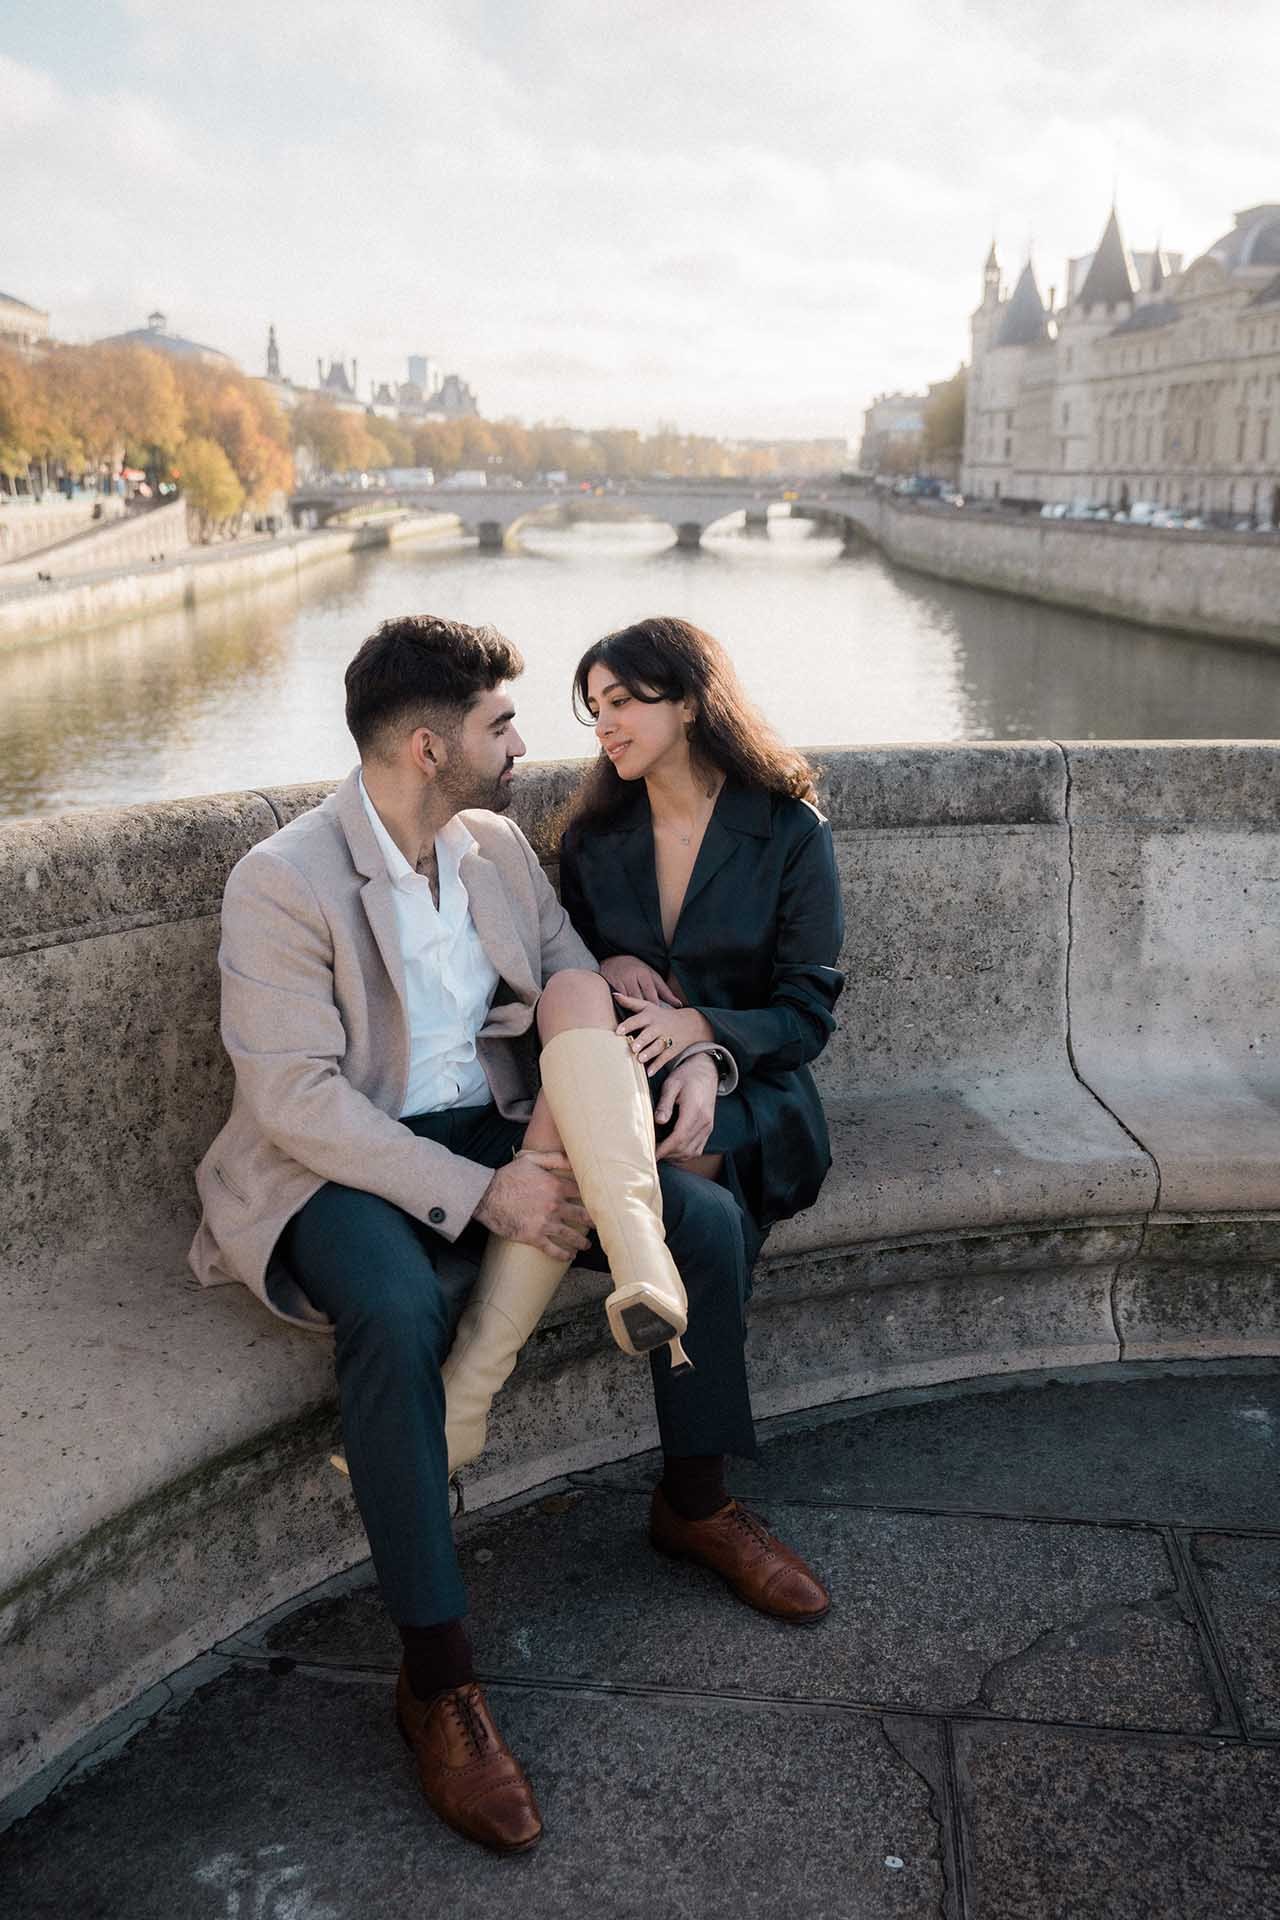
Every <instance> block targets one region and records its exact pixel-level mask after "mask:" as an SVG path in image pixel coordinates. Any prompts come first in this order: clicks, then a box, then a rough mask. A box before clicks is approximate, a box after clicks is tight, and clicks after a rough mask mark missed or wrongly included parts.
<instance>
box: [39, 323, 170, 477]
mask: <svg viewBox="0 0 1280 1920" xmlns="http://www.w3.org/2000/svg"><path fill="white" fill-rule="evenodd" d="M47 364H48V372H49V395H50V399H51V401H52V402H53V403H54V405H55V406H56V407H57V408H58V409H60V410H61V412H62V414H63V416H64V418H65V419H66V421H67V422H69V423H73V428H74V438H75V440H76V442H77V444H78V445H79V447H80V449H81V453H82V456H83V457H84V458H85V459H87V461H88V463H89V464H90V465H93V466H97V467H103V468H106V469H108V470H110V471H114V470H115V469H116V468H118V467H119V466H120V465H121V464H122V463H123V461H124V458H125V454H126V452H127V451H128V450H129V449H130V448H132V449H134V450H135V452H137V453H139V454H141V455H142V456H143V457H144V460H145V464H147V465H155V466H166V467H167V465H168V462H169V461H170V460H171V459H172V457H173V455H174V453H175V452H176V451H177V449H178V447H179V446H180V445H181V444H182V440H183V436H184V432H185V422H186V410H185V407H184V405H183V399H182V394H181V392H180V391H179V387H178V381H177V377H176V375H175V372H174V363H173V362H172V361H171V360H170V359H169V358H168V357H167V355H165V354H162V353H156V352H155V351H154V350H153V349H151V348H149V347H135V346H108V345H102V346H95V347H59V348H57V349H56V350H55V352H54V353H53V354H52V355H51V356H50V359H49V362H48V363H47Z"/></svg>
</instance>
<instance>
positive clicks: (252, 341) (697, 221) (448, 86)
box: [0, 0, 1280, 435]
mask: <svg viewBox="0 0 1280 1920" xmlns="http://www.w3.org/2000/svg"><path fill="white" fill-rule="evenodd" d="M1277 101H1280V6H1278V5H1277V4H1276V0H1225V3H1223V0H1158V4H1155V3H1153V0H1127V3H1126V4H1125V5H1123V6H1120V5H1117V4H1116V3H1115V0H1057V3H1056V4H1045V0H881V4H878V5H874V6H873V5H868V4H865V0H785V3H782V4H779V0H767V3H766V0H368V4H367V5H365V6H353V5H352V4H350V0H307V4H304V5H300V4H297V0H291V4H283V0H216V4H215V3H214V0H41V4H39V5H34V4H30V0H0V183H2V185H0V208H2V209H3V211H2V213H0V288H3V289H4V291H6V292H8V293H10V294H15V295H17V296H18V297H19V298H21V299H25V300H28V301H30V302H31V303H33V304H35V305H37V306H40V307H45V308H48V309H49V311H50V313H51V315H52V322H53V331H54V332H55V334H56V335H58V336H59V337H61V338H64V339H92V338H94V337H96V336H98V335H100V334H103V333H107V332H112V331H115V330H118V329H122V328H125V327H128V326H133V325H137V324H140V323H141V321H142V320H143V318H144V316H145V315H146V313H147V312H148V311H149V310H150V309H151V308H152V307H157V306H158V307H161V308H163V309H164V310H165V312H166V313H167V314H168V316H169V322H170V326H171V327H172V328H173V329H174V330H175V331H179V332H182V333H186V334H189V335H191V336H193V337H194V338H196V339H199V340H206V341H209V342H211V343H212V344H214V345H217V346H221V347H223V348H225V349H226V350H227V351H229V352H230V353H232V354H234V355H235V356H236V358H237V359H238V360H240V362H241V363H242V364H243V365H244V366H245V367H247V368H249V369H251V370H253V371H257V370H259V369H260V368H261V365H262V359H263V351H264V343H265V337H266V330H267V323H268V321H274V322H275V324H276V327H277V331H278V333H279V337H280V344H281V350H282V353H283V357H284V366H285V371H286V373H289V374H291V375H292V376H293V377H294V378H295V379H299V380H307V379H309V378H311V377H313V375H314V367H315V361H316V357H317V355H319V354H324V355H326V356H327V355H329V354H332V353H345V354H347V355H352V354H355V355H357V356H358V358H359V361H360V370H361V384H362V386H363V385H364V382H365V379H366V377H367V376H369V375H377V376H378V377H380V378H386V377H392V378H396V377H403V374H404V361H405V356H406V355H407V354H409V353H411V352H423V351H425V352H429V353H431V354H433V355H434V356H436V357H437V358H438V359H440V360H441V361H442V363H443V364H444V365H445V367H446V368H448V369H455V368H456V369H457V370H459V371H461V372H462V373H463V374H464V375H466V376H467V377H468V378H470V380H471V381H472V384H473V385H474V386H475V387H476V389H477V391H478V393H479V395H480V399H481V403H482V407H483V410H484V411H485V412H486V413H487V414H489V415H490V416H492V417H495V418H500V417H503V416H505V415H515V416H517V417H520V418H523V419H525V420H530V421H531V420H535V419H554V418H557V417H559V418H564V419H569V420H571V421H573V422H574V423H575V424H582V425H635V426H641V427H645V428H651V427H652V426H654V425H655V424H656V423H657V422H658V421H659V420H674V421H676V422H678V423H679V425H680V426H682V427H683V428H685V429H687V430H699V431H710V432H720V433H725V434H761V435H772V434H832V433H835V434H843V433H854V434H855V435H856V432H857V430H858V427H859V425H860V416H861V410H862V408H863V407H864V406H865V405H866V403H867V401H868V399H869V398H870V397H871V396H872V395H873V394H874V393H876V392H880V391H883V390H886V389H890V388H895V387H899V386H904V387H913V386H916V385H919V384H922V383H923V382H924V381H926V380H928V379H930V378H937V377H940V376H942V375H945V374H947V373H949V372H950V371H952V370H953V369H954V367H955V366H956V364H957V362H958V361H959V360H960V359H961V357H962V356H963V354H964V353H965V350H966V345H967V316H968V313H969V311H970V309H971V308H972V306H973V305H974V303H975V300H976V297H977V291H978V288H979V284H980V277H981V268H982V261H983V257H984V255H985V253H986V250H987V246H988V244H989V242H990V239H991V236H992V232H993V231H994V232H995V233H996V235H997V238H998V241H999V244H1000V249H1001V258H1002V262H1003V264H1004V266H1005V269H1006V272H1007V273H1009V275H1010V277H1011V278H1012V277H1013V275H1014V274H1015V273H1016V271H1017V268H1018V266H1019V265H1020V263H1021V259H1022V257H1023V256H1024V255H1025V252H1026V248H1027V245H1028V241H1030V243H1031V245H1032V247H1033V250H1034V257H1035V260H1036V264H1037V270H1038V273H1039V278H1040V282H1041V287H1042V290H1045V289H1047V287H1048V286H1049V285H1050V284H1051V283H1057V284H1058V285H1059V286H1061V284H1062V280H1063V273H1062V262H1063V259H1064V258H1065V256H1066V255H1067V254H1069V253H1082V252H1085V251H1087V250H1088V249H1089V248H1090V247H1091V246H1092V245H1093V244H1094V241H1095V240H1096V238H1097V235H1098V232H1099V231H1100V229H1101V227H1102V224H1103V222H1104V220H1105V218H1106V213H1107V208H1108V205H1109V203H1110V199H1111V192H1112V182H1113V179H1114V180H1115V181H1116V182H1117V185H1118V196H1119V208H1120V214H1121V220H1122V224H1123V227H1124V230H1125V233H1126V236H1127V237H1128V239H1129V240H1130V242H1131V244H1132V245H1134V246H1139V247H1142V246H1149V245H1150V244H1151V243H1152V242H1153V241H1154V239H1155V237H1156V235H1157V234H1159V235H1161V236H1162V237H1163V241H1164V244H1165V245H1166V246H1168V247H1174V248H1180V249H1183V250H1184V251H1185V252H1186V253H1187V254H1188V255H1189V256H1190V255H1194V254H1195V253H1196V252H1198V251H1200V250H1202V249H1203V248H1204V247H1205V246H1207V245H1208V244H1209V243H1210V242H1211V241H1212V240H1213V239H1214V238H1215V237H1216V236H1217V235H1218V234H1219V233H1221V232H1223V231H1225V230H1226V229H1227V228H1228V227H1229V226H1230V225H1231V217H1232V214H1233V212H1234V210H1235V209H1237V208H1241V207H1247V206H1251V205H1254V204H1256V203H1258V202H1259V201H1264V200H1277V201H1280V112H1278V110H1277V104H1276V103H1277Z"/></svg>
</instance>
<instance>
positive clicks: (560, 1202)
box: [474, 1149, 591, 1260]
mask: <svg viewBox="0 0 1280 1920" xmlns="http://www.w3.org/2000/svg"><path fill="white" fill-rule="evenodd" d="M474 1218H475V1219H477V1220H478V1221H479V1222H480V1224H481V1226H482V1227H487V1228H488V1229H489V1231H490V1233H496V1234H499V1235H501V1237H502V1239H504V1240H522V1241H523V1242H524V1244H525V1246H527V1247H537V1249H538V1251H539V1253H545V1254H549V1255H550V1256H551V1258H552V1259H553V1260H570V1259H572V1257H573V1255H574V1254H575V1253H585V1251H586V1249H587V1246H588V1244H589V1243H588V1240H587V1235H588V1233H589V1232H590V1229H591V1222H590V1220H589V1219H588V1217H587V1212H586V1208H585V1207H584V1206H583V1204H582V1200H581V1196H580V1195H579V1193H578V1189H577V1185H576V1183H575V1181H574V1178H573V1168H572V1167H571V1166H570V1165H569V1162H568V1161H567V1160H566V1159H565V1156H564V1155H563V1154H562V1153H536V1152H533V1151H530V1150H529V1149H526V1150H525V1151H524V1152H523V1153H521V1154H520V1155H519V1156H518V1158H517V1159H515V1160H513V1161H512V1162H511V1164H510V1165H509V1166H506V1167H499V1168H498V1171H497V1172H496V1173H495V1174H494V1176H493V1178H492V1180H491V1181H490V1182H489V1184H488V1186H487V1187H486V1188H485V1190H484V1193H483V1194H482V1195H481V1197H480V1204H479V1206H478V1207H477V1208H476V1210H475V1215H474Z"/></svg>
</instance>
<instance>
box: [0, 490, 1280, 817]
mask: <svg viewBox="0 0 1280 1920" xmlns="http://www.w3.org/2000/svg"><path fill="white" fill-rule="evenodd" d="M671 538H672V536H671V534H670V532H669V530H667V529H665V528H657V527H655V526H653V525H650V524H645V523H634V524H630V523H628V524H623V525H595V526H592V525H586V526H579V527H577V528H575V529H573V530H572V531H567V532H556V531H551V530H540V531H536V532H530V533H529V534H528V535H527V536H526V540H525V545H524V549H523V551H521V552H518V553H505V554H480V553H479V552H477V551H476V549H475V547H474V546H473V545H470V544H463V543H457V544H451V545H449V546H446V547H441V546H439V545H435V544H428V543H423V544H419V545H408V546H404V547H400V548H398V549H397V548H393V549H386V550H375V551H373V552H371V553H369V554H366V555H356V556H353V557H351V558H349V559H345V560H341V561H333V562H327V563H325V564H323V565H321V566H317V567H316V568H315V570H314V571H313V572H311V573H309V574H307V573H304V574H303V576H302V580H301V584H300V586H295V585H294V584H293V583H292V582H290V583H289V584H288V585H280V586H273V587H258V588H255V589H253V590H252V591H247V592H246V593H244V594H242V595H232V596H229V597H227V598H226V599H224V600H221V601H217V602H213V603H211V604H209V605H206V606H204V607H200V608H196V609H194V610H191V611H188V612H186V613H164V614H155V615H152V616H151V617H149V618H147V619H145V620H140V621H138V622H136V623H134V624H130V625H122V626H117V627H111V628H106V629H104V630H102V631H100V632H95V633H88V634H82V635H77V636H73V637H68V638H60V639H52V640H43V641H38V642H32V643H31V644H30V645H26V646H19V647H17V648H14V649H11V650H9V651H7V652H5V653H3V654H0V818H8V819H12V818H15V817H24V816H28V815H36V814H49V813H61V812H67V811H71V810H73V809H79V808H84V807H96V806H111V805H117V804H121V803H123V802H127V801H135V800H163V799H171V798H176V797H178V796H181V795H187V794H198V793H215V792H228V791H236V790H238V789H241V788H246V787H264V786H276V785H281V784H287V783H289V782H292V781H303V780H318V779H327V778H335V777H337V776H338V775H340V774H342V773H343V772H345V770H346V769H347V768H348V767H349V766H350V765H351V764H352V762H353V760H354V757H355V756H354V751H353V748H352V745H351V742H350V739H349V737H348V735H347V733H346V730H345V728H344V725H343V721H342V672H343V668H344V667H345V665H346V663H347V661H348V660H349V659H350V658H351V655H352V654H353V653H354V652H355V649H356V647H357V646H358V645H359V643H360V641H361V640H362V639H363V637H364V636H365V634H367V633H368V632H369V631H370V630H371V629H372V628H373V627H374V626H375V625H376V624H377V622H378V621H380V620H383V619H385V618H387V617H388V616H389V615H391V614H396V613H404V612H409V611H416V612H433V613H441V614H447V615H450V616H452V617H454V618H457V619H461V620H468V621H475V622H481V621H491V622H493V624H494V625H496V626H498V627H500V628H501V629H502V630H503V631H504V632H505V633H507V634H508V635H509V636H510V637H511V638H512V639H513V640H515V641H516V643H517V645H518V646H519V647H520V648H521V650H522V651H523V652H524V654H525V658H526V663H527V665H526V671H525V674H524V677H523V679H522V680H521V681H520V682H519V684H518V686H517V688H516V696H517V704H518V725H519V727H520V730H521V732H522V733H523V735H524V737H525V740H526V743H527V745H528V749H529V754H530V757H531V758H533V759H554V758H559V757H561V756H566V755H568V756H573V755H579V754H583V753H587V752H589V751H591V747H592V742H591V736H590V734H589V732H588V731H587V730H586V729H584V728H583V727H581V726H580V725H579V724H578V722H577V721H576V720H575V719H574V718H573V715H572V713H571V711H570V706H569V694H568V690H569V685H570V679H571V674H572V669H573V666H574V663H575V662H576V660H577V659H578V656H579V654H580V653H581V651H582V650H583V648H584V647H586V646H587V645H588V644H589V643H590V642H591V641H592V640H594V639H597V638H598V637H599V636H600V635H601V634H603V633H606V632H608V631H609V629H610V628H612V627H616V626H621V625H623V624H624V623H626V622H627V621H629V620H634V619H637V618H639V617H640V616H642V615H644V614H647V613H670V614H678V615H681V616H683V617H684V618H686V619H689V620H693V621H695V622H696V623H697V624H698V625H699V626H703V627H706V628H707V629H709V631H710V632H712V633H714V634H716V635H717V637H718V638H720V639H721V640H723V641H724V642H725V644H726V645H727V646H728V648H729V649H730V651H731V653H732V655H733V657H734V660H735V662H736V664H737V667H738V670H739V673H740V674H741V677H742V680H743V682H744V684H745V686H746V688H747V690H748V692H749V694H750V695H751V697H752V698H753V699H754V700H756V701H757V703H758V704H759V705H760V707H761V708H762V709H763V710H764V712H765V714H766V715H767V716H768V718H769V719H770V721H771V722H772V723H773V725H774V726H775V727H776V728H777V729H778V730H779V732H780V733H782V734H783V735H784V736H785V737H787V738H788V739H790V740H793V741H795V742H796V743H797V744H800V745H804V746H824V745H826V746H830V745H844V744H855V743H858V742H872V741H882V742H888V741H902V740H959V739H982V740H1010V739H1045V738H1050V739H1058V740H1082V739H1137V738H1145V739H1216V738H1248V739H1259V738H1273V737H1275V736H1276V735H1277V734H1280V652H1276V653H1267V652H1264V651H1260V650H1256V651H1255V650H1250V649H1246V648H1242V647H1234V646H1228V645H1219V644H1215V643H1213V642H1209V641H1202V640H1195V639H1188V638H1185V637H1182V636H1179V635H1174V634H1167V633H1159V632H1152V631H1149V630H1146V629H1144V628H1141V627H1133V626H1126V625H1122V624H1120V623H1118V622H1113V621H1107V620H1097V619H1092V618H1088V617H1086V616H1083V615H1077V614H1072V613H1065V612H1062V611H1060V610H1058V609H1055V608H1049V607H1040V606H1035V605H1032V604H1030V603H1028V602H1026V601H1020V600H1014V599H1010V598H1007V597H1004V596H1001V595H998V594H989V593H984V592H981V591H979V590H977V589H975V588H970V587H962V586H953V585H950V584H947V583H945V582H942V581H935V580H930V579H926V578H924V577H923V576H921V575H918V574H911V573H906V572H903V571H900V570H896V569H894V568H892V567H890V566H888V565H887V564H886V563H885V562H884V561H883V560H881V559H880V558H879V557H878V556H877V555H876V554H874V553H872V552H864V553H861V554H859V555H858V556H857V557H842V556H841V553H840V549H839V544H838V542H836V541H834V540H832V539H830V538H827V537H826V536H818V535H815V534H813V533H811V531H810V529H809V525H808V523H807V522H804V521H791V520H788V519H786V518H774V519H773V520H772V521H771V524H770V532H769V536H768V538H767V539H752V538H748V537H747V536H746V535H745V534H742V533H738V532H728V533H726V534H724V535H720V536H714V537H713V538H712V539H710V540H709V541H708V542H707V545H706V548H705V549H704V551H702V552H701V553H694V554H683V553H678V552H677V551H676V550H675V549H674V548H673V547H671V546H670V544H669V543H670V541H671Z"/></svg>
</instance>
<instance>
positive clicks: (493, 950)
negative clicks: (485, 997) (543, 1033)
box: [458, 847, 541, 1002]
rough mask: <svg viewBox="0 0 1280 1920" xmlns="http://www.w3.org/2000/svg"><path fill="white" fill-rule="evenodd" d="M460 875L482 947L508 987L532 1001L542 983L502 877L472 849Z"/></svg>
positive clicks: (462, 863)
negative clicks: (512, 909)
mask: <svg viewBox="0 0 1280 1920" xmlns="http://www.w3.org/2000/svg"><path fill="white" fill-rule="evenodd" d="M458 872H459V873H460V875H461V876H462V884H463V886H464V887H465V888H466V890H467V899H468V901H469V902H470V905H471V918H472V921H473V923H474V925H475V930H476V932H477V934H479V936H480V944H481V946H482V947H483V948H484V950H485V952H486V953H487V954H488V956H489V958H490V960H491V961H492V962H493V964H494V966H495V967H496V968H497V969H498V972H499V974H500V975H501V976H502V978H503V979H504V980H505V981H506V982H507V985H508V986H510V987H512V988H514V990H515V992H516V993H517V994H518V995H519V996H520V998H521V999H522V1000H524V1001H526V1002H528V1001H530V1000H532V999H533V998H534V997H535V996H536V994H537V992H538V990H539V987H540V985H541V982H540V981H539V980H537V979H535V978H534V973H533V966H532V963H531V961H530V959H529V954H528V951H527V949H526V947H525V943H524V941H523V940H522V939H521V938H520V934H519V932H518V930H517V928H516V923H515V921H514V919H513V918H512V916H511V905H510V902H509V901H508V899H507V890H506V887H505V886H504V884H503V880H502V875H501V874H500V873H499V872H498V869H497V868H496V867H495V866H494V864H493V862H492V861H491V860H486V859H485V857H484V855H483V854H482V853H481V852H480V850H479V848H478V847H470V848H468V850H467V852H466V853H464V854H463V856H462V860H461V862H460V864H459V867H458Z"/></svg>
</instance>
